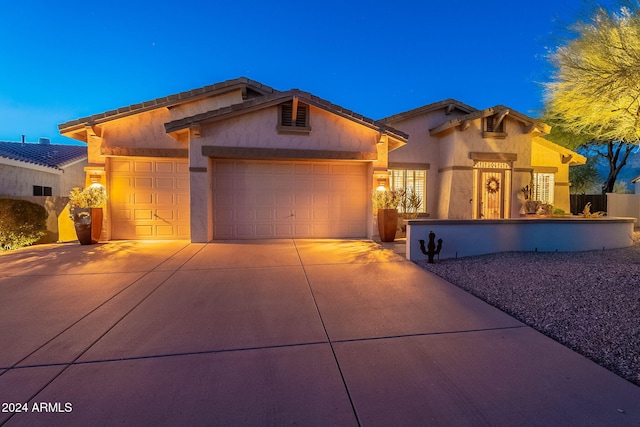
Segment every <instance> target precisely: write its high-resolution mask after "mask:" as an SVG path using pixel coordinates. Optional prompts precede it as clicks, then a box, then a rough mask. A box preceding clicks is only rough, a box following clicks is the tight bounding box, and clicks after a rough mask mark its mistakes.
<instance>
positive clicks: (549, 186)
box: [532, 172, 555, 205]
mask: <svg viewBox="0 0 640 427" xmlns="http://www.w3.org/2000/svg"><path fill="white" fill-rule="evenodd" d="M554 185H555V176H554V174H552V173H538V172H534V174H533V194H532V197H533V200H535V201H536V202H542V203H548V204H550V205H552V204H553V196H554V194H553V188H554Z"/></svg>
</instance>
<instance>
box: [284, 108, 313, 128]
mask: <svg viewBox="0 0 640 427" xmlns="http://www.w3.org/2000/svg"><path fill="white" fill-rule="evenodd" d="M308 111H309V110H308V107H307V106H306V105H302V104H298V108H297V109H296V120H295V122H294V120H293V103H286V104H282V106H281V113H280V114H281V121H280V123H281V125H282V126H295V127H307V126H308V124H307V123H308V121H307V118H308Z"/></svg>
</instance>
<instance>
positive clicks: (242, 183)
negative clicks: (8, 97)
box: [59, 78, 579, 242]
mask: <svg viewBox="0 0 640 427" xmlns="http://www.w3.org/2000/svg"><path fill="white" fill-rule="evenodd" d="M487 126H489V127H488V128H487ZM59 129H60V133H61V134H62V135H65V136H68V137H70V138H74V139H77V140H80V141H84V142H86V143H87V145H88V156H89V167H88V168H87V175H88V176H89V175H91V176H92V177H93V179H92V180H93V181H95V180H96V177H99V181H100V182H101V183H102V184H103V185H105V186H106V187H107V190H108V192H109V194H110V198H109V204H108V206H107V213H106V218H107V221H106V230H105V234H106V237H107V238H108V239H176V238H178V239H180V238H184V239H191V241H193V242H207V241H210V240H213V239H260V238H330V237H331V238H347V237H353V238H364V237H366V238H372V237H373V236H374V235H375V234H377V230H376V229H375V227H374V212H373V209H372V205H371V192H372V190H373V189H375V188H377V187H378V186H379V185H381V184H384V185H387V186H389V185H391V186H392V187H401V186H402V187H412V188H416V189H417V188H418V187H417V186H419V184H418V181H420V180H421V182H422V184H421V185H423V188H422V190H420V191H422V192H423V196H424V198H425V200H426V203H425V207H426V212H425V214H428V215H430V216H431V217H434V218H458V217H460V218H493V217H513V216H518V215H519V208H520V202H519V201H517V195H518V192H519V191H520V188H521V187H522V186H524V185H528V184H529V183H531V182H532V181H531V180H532V176H533V177H534V178H535V173H536V170H539V171H540V173H547V174H552V175H554V176H555V177H556V179H555V180H552V181H546V182H547V183H549V182H551V183H552V184H551V185H552V186H553V188H555V189H556V192H555V195H556V197H557V195H558V194H559V193H561V191H558V188H559V187H560V188H563V187H562V186H563V185H568V182H567V179H566V177H565V175H564V172H565V171H568V167H569V165H570V164H572V162H573V163H575V162H576V161H578V162H579V160H576V159H578V158H577V157H571V158H570V159H567V158H564V157H563V153H565V151H563V150H564V149H562V150H561V149H560V147H557V146H555V145H554V144H551V143H549V142H546V141H544V142H542V141H540V142H535V143H534V139H535V138H537V137H538V136H540V135H544V134H545V133H546V132H548V130H549V128H548V127H547V126H546V125H544V124H542V123H539V122H538V121H536V120H534V119H532V118H529V117H527V116H525V115H523V114H520V113H517V112H515V111H512V110H509V109H507V108H506V107H494V108H492V109H487V110H476V109H474V108H472V107H470V106H467V105H465V104H462V103H460V102H458V101H455V100H447V101H442V102H440V103H436V104H431V105H429V106H426V107H422V108H419V109H416V110H412V111H410V112H406V113H402V114H399V115H396V116H392V117H389V118H387V119H384V120H379V121H376V120H373V119H370V118H367V117H364V116H362V115H360V114H357V113H355V112H353V111H350V110H347V109H344V108H342V107H340V106H337V105H335V104H332V103H330V102H329V101H326V100H323V99H321V98H318V97H317V96H314V95H312V94H310V93H307V92H304V91H300V90H297V89H293V90H289V91H284V92H281V91H277V90H275V89H273V88H271V87H268V86H265V85H262V84H260V83H258V82H255V81H252V80H249V79H246V78H239V79H235V80H229V81H226V82H222V83H218V84H214V85H211V86H207V87H204V88H200V89H195V90H192V91H188V92H184V93H180V94H176V95H171V96H168V97H164V98H159V99H155V100H152V101H149V102H144V103H141V104H135V105H131V106H128V107H124V108H119V109H116V110H112V111H108V112H105V113H102V114H97V115H94V116H90V117H84V118H81V119H77V120H73V121H70V122H67V123H63V124H61V125H59ZM536 147H540V148H536ZM545 150H546V151H545ZM534 151H536V154H533V152H534ZM543 152H544V153H543ZM547 152H548V153H547ZM545 153H546V154H545ZM549 153H551V154H550V155H548V154H549ZM553 153H555V154H553ZM572 159H573V160H572ZM536 162H538V163H536ZM567 173H568V172H567ZM532 174H533V175H532ZM492 177H494V178H495V181H494V180H492V179H491V178H492ZM489 180H491V182H493V183H494V184H496V185H497V187H496V188H495V190H493V192H492V191H489V190H485V184H486V181H489ZM487 192H488V193H490V196H492V197H489V198H488V196H487V195H486V194H484V193H487ZM496 200H497V201H496ZM567 200H568V187H567ZM490 203H494V204H495V206H494V205H491V206H489V205H490Z"/></svg>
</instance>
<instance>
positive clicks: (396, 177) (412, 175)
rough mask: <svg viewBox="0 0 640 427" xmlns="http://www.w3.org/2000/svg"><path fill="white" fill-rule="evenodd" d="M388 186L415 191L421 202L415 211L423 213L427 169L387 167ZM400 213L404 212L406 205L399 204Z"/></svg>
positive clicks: (410, 191)
mask: <svg viewBox="0 0 640 427" xmlns="http://www.w3.org/2000/svg"><path fill="white" fill-rule="evenodd" d="M389 187H390V188H391V189H392V190H405V191H407V192H408V193H415V194H416V195H417V196H418V197H420V199H421V200H422V203H421V204H420V207H419V208H418V209H417V211H416V212H415V213H425V212H426V205H427V171H426V170H411V169H389ZM398 210H399V211H400V212H401V213H412V212H406V210H407V207H406V206H399V207H398Z"/></svg>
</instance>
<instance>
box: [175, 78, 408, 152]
mask: <svg viewBox="0 0 640 427" xmlns="http://www.w3.org/2000/svg"><path fill="white" fill-rule="evenodd" d="M293 98H298V99H299V100H300V101H301V102H303V103H305V104H309V105H313V106H314V107H317V108H320V109H323V110H325V111H328V112H330V113H333V114H336V115H338V116H340V117H343V118H346V119H348V120H351V121H354V122H356V123H359V124H361V125H363V126H366V127H369V128H371V129H375V130H377V131H379V132H381V133H382V134H387V135H390V136H393V137H394V138H396V139H398V140H400V141H401V142H403V143H405V142H406V140H407V138H408V137H409V135H407V134H406V133H404V132H401V131H399V130H397V129H394V128H392V127H391V126H387V125H386V124H384V123H383V122H382V121H376V120H373V119H370V118H367V117H365V116H363V115H361V114H357V113H355V112H353V111H351V110H347V109H346V108H342V107H340V106H338V105H335V104H332V103H331V102H329V101H326V100H324V99H322V98H319V97H317V96H315V95H312V94H310V93H308V92H304V91H301V90H299V89H292V90H288V91H286V92H274V93H272V94H270V95H266V96H262V97H258V98H253V99H249V100H246V101H244V102H242V103H240V104H234V105H230V106H228V107H224V108H220V109H217V110H212V111H209V112H206V113H202V114H197V115H195V116H191V117H185V118H183V119H179V120H174V121H172V122H169V123H166V124H165V130H166V131H167V133H172V132H176V131H179V130H182V129H186V128H189V127H190V126H192V125H194V124H201V123H207V122H214V121H217V120H224V119H228V118H230V117H235V116H239V115H242V114H246V113H248V112H251V111H257V110H261V109H263V108H267V107H271V106H274V105H278V104H281V103H283V102H287V101H289V100H292V99H293ZM393 148H394V147H390V149H393Z"/></svg>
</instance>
